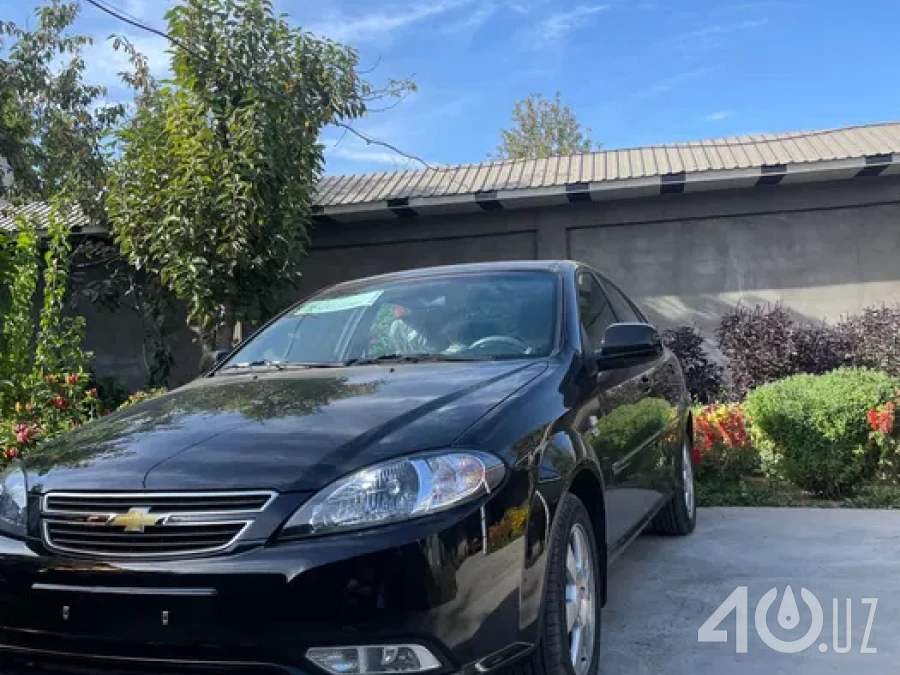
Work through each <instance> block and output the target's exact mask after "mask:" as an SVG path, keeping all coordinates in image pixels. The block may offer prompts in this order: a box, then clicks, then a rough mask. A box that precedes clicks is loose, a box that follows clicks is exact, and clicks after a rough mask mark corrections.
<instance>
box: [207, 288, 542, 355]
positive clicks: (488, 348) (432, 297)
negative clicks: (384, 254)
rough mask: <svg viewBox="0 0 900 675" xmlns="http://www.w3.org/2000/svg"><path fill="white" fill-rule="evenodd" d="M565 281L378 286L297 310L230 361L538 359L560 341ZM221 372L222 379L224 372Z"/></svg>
mask: <svg viewBox="0 0 900 675" xmlns="http://www.w3.org/2000/svg"><path fill="white" fill-rule="evenodd" d="M557 284H558V278H557V276H556V275H555V274H553V273H550V272H505V273H487V274H456V275H441V276H434V277H414V278H409V279H404V280H395V281H386V280H381V281H372V282H370V283H361V284H353V285H352V286H344V287H341V288H339V289H333V290H328V291H325V292H324V293H321V294H319V295H317V296H315V297H313V298H311V299H310V300H307V301H306V302H304V303H302V304H300V305H298V306H296V307H294V308H292V309H291V310H290V311H288V312H287V313H286V314H284V315H283V316H282V317H281V318H279V319H278V320H277V321H275V322H274V323H272V324H271V325H270V326H268V327H267V328H266V329H265V330H263V331H261V332H260V333H259V335H257V336H256V337H254V338H253V339H252V340H250V341H249V342H248V343H247V345H245V346H244V347H243V348H241V349H239V350H238V351H237V352H236V353H235V354H234V355H232V356H231V357H230V358H229V360H228V361H227V362H226V363H224V364H223V366H222V368H221V371H227V370H232V369H237V368H241V367H246V366H252V365H260V366H264V365H270V366H283V365H290V364H305V365H317V364H322V365H324V364H335V363H353V364H360V365H364V364H367V363H378V362H381V361H388V360H391V359H398V360H417V359H430V360H444V359H446V360H470V359H471V360H482V359H498V358H538V357H542V356H547V355H548V354H550V353H551V351H552V350H553V348H554V345H555V342H556V335H557V321H558V319H557V317H558V308H557V304H558V292H557ZM221 371H220V372H221Z"/></svg>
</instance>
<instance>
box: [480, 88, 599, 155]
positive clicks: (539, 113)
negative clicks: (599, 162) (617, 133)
mask: <svg viewBox="0 0 900 675" xmlns="http://www.w3.org/2000/svg"><path fill="white" fill-rule="evenodd" d="M512 122H513V126H512V127H511V128H510V129H504V130H503V131H501V132H500V137H501V140H500V146H499V147H498V148H497V152H496V155H495V158H496V159H535V158H539V157H552V156H554V155H574V154H578V153H581V152H591V151H592V150H594V149H599V148H600V144H599V143H596V144H595V143H594V142H593V141H592V140H591V130H590V129H588V128H585V127H582V126H581V125H580V124H579V123H578V120H577V119H575V114H574V113H573V112H572V110H571V108H569V106H567V105H565V104H564V103H563V102H562V100H561V97H560V93H559V92H556V96H555V97H554V98H553V99H546V98H544V97H543V96H542V95H541V94H532V95H530V96H528V97H526V98H524V99H522V100H521V101H518V102H516V105H515V107H514V108H513V118H512Z"/></svg>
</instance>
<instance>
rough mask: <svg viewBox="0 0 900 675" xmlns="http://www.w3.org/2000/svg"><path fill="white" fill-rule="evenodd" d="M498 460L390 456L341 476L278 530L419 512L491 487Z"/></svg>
mask: <svg viewBox="0 0 900 675" xmlns="http://www.w3.org/2000/svg"><path fill="white" fill-rule="evenodd" d="M504 471H505V470H504V467H503V463H502V462H501V461H500V460H499V459H497V458H496V457H493V456H491V455H487V454H484V453H480V452H470V451H465V452H446V453H441V454H430V455H420V456H413V457H406V458H403V459H397V460H392V461H390V462H385V463H383V464H377V465H375V466H371V467H369V468H367V469H363V470H361V471H357V472H356V473H354V474H351V475H349V476H345V477H344V478H341V479H339V480H337V481H335V482H334V483H332V484H331V485H329V486H328V487H326V488H325V489H324V490H322V491H321V492H319V493H318V494H316V495H315V496H314V497H313V498H312V499H310V500H309V501H308V502H306V503H305V504H304V505H303V506H301V507H300V508H299V509H297V511H296V513H294V515H293V516H291V518H290V520H288V522H287V523H286V524H285V526H284V530H283V532H282V535H283V536H304V535H314V534H325V533H329V532H335V531H342V530H351V529H358V528H362V527H370V526H373V525H383V524H387V523H393V522H397V521H400V520H409V519H411V518H419V517H421V516H427V515H430V514H432V513H437V512H439V511H444V510H446V509H449V508H453V507H454V506H458V505H459V504H462V503H464V502H467V501H470V500H473V499H477V498H478V497H481V496H482V495H485V494H488V493H489V492H490V491H491V490H492V489H494V488H495V487H496V486H497V485H498V484H499V483H500V481H501V480H502V479H503V475H504Z"/></svg>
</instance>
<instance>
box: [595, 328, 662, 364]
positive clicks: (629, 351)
mask: <svg viewBox="0 0 900 675" xmlns="http://www.w3.org/2000/svg"><path fill="white" fill-rule="evenodd" d="M662 351H663V347H662V340H661V339H660V337H659V331H657V330H656V327H655V326H651V325H650V324H648V323H614V324H612V325H611V326H609V327H608V328H607V329H606V332H605V333H604V334H603V348H602V349H598V350H597V351H595V352H594V355H595V357H596V359H597V366H598V367H599V369H600V370H611V369H613V368H626V367H629V366H636V365H640V364H642V363H647V362H649V361H653V360H655V359H657V358H659V357H660V356H661V355H662Z"/></svg>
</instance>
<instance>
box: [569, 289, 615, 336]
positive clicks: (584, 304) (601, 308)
mask: <svg viewBox="0 0 900 675" xmlns="http://www.w3.org/2000/svg"><path fill="white" fill-rule="evenodd" d="M578 313H579V316H580V317H581V326H582V331H583V337H584V338H586V339H587V343H588V345H589V346H590V348H591V349H600V347H601V346H602V345H603V335H604V333H605V332H606V329H607V328H608V327H609V326H610V325H611V324H614V323H615V322H616V316H615V314H613V311H612V306H611V305H610V304H609V300H607V298H606V294H605V293H604V292H603V289H602V288H601V287H600V284H599V283H598V282H597V280H596V279H595V278H594V275H592V274H588V273H587V272H582V273H581V274H580V275H579V277H578Z"/></svg>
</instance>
